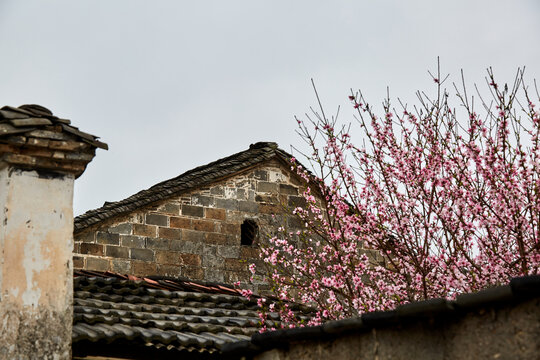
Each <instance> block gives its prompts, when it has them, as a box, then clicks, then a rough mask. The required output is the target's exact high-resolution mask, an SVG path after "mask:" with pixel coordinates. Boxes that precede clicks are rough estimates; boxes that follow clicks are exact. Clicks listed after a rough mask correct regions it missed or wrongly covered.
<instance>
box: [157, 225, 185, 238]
mask: <svg viewBox="0 0 540 360" xmlns="http://www.w3.org/2000/svg"><path fill="white" fill-rule="evenodd" d="M158 236H159V237H160V238H163V239H170V240H180V239H181V238H182V230H181V229H171V228H167V227H160V228H159V231H158Z"/></svg>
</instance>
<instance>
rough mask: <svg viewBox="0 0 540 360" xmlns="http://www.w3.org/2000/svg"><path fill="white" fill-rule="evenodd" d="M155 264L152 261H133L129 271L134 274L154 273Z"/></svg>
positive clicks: (155, 270) (155, 269)
mask: <svg viewBox="0 0 540 360" xmlns="http://www.w3.org/2000/svg"><path fill="white" fill-rule="evenodd" d="M156 272H157V265H156V264H155V263H152V262H144V261H133V262H131V273H132V274H133V275H136V276H149V275H156Z"/></svg>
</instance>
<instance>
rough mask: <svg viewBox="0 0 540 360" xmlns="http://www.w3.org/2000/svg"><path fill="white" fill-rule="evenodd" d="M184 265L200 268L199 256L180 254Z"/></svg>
mask: <svg viewBox="0 0 540 360" xmlns="http://www.w3.org/2000/svg"><path fill="white" fill-rule="evenodd" d="M180 256H181V257H182V262H183V264H184V265H191V266H201V256H200V255H197V254H181V255H180Z"/></svg>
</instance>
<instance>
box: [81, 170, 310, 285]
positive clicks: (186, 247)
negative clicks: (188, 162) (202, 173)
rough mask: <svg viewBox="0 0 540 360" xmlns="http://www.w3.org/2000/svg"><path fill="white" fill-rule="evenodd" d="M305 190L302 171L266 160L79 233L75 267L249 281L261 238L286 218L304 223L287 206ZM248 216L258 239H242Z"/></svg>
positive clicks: (294, 226) (299, 201)
mask: <svg viewBox="0 0 540 360" xmlns="http://www.w3.org/2000/svg"><path fill="white" fill-rule="evenodd" d="M302 191H303V189H302V188H301V183H300V181H299V180H298V179H297V178H296V175H294V174H292V173H291V172H290V171H289V170H288V169H287V168H286V167H285V166H283V165H281V164H280V163H278V162H277V161H271V162H267V163H265V164H262V165H260V166H258V167H255V168H253V169H251V170H249V171H246V172H244V173H240V174H237V175H236V176H234V177H232V178H229V179H226V180H223V181H221V182H218V183H214V184H212V185H210V186H207V187H204V188H200V189H197V190H194V191H191V192H189V193H186V194H183V195H182V196H177V197H174V198H171V199H169V200H167V201H165V202H162V203H159V204H156V205H154V206H153V207H151V208H146V209H141V210H139V211H136V212H134V213H131V214H129V215H128V216H124V217H122V218H117V219H113V220H112V221H108V222H107V223H104V224H101V225H100V227H98V228H92V229H86V230H84V231H82V232H80V233H77V234H75V256H74V267H75V268H82V269H88V270H99V271H106V270H108V271H114V272H118V273H130V274H133V275H138V276H149V275H163V276H171V277H179V276H183V277H187V278H190V279H194V280H205V281H217V282H224V283H234V282H236V281H242V282H245V281H247V280H248V279H249V276H250V275H249V272H248V266H249V264H251V263H260V260H259V259H258V250H257V246H256V245H257V243H258V242H260V241H265V239H267V238H268V235H269V234H272V233H273V232H275V231H276V229H277V228H278V227H279V226H280V225H281V224H282V223H283V222H286V223H288V226H289V227H290V228H291V229H297V228H298V226H299V224H298V221H297V220H296V218H294V217H287V216H286V215H285V214H284V213H283V210H284V206H290V207H295V206H297V205H301V204H302V203H303V198H302V196H301V194H302ZM272 214H277V215H276V216H273V215H272ZM246 219H251V220H253V221H255V222H256V224H257V225H258V235H257V236H256V238H255V244H254V245H253V246H246V245H241V225H242V223H243V222H244V221H245V220H246ZM260 285H261V286H263V284H262V283H260ZM261 286H259V287H257V286H255V290H258V289H259V290H262V289H263V288H262V287H261Z"/></svg>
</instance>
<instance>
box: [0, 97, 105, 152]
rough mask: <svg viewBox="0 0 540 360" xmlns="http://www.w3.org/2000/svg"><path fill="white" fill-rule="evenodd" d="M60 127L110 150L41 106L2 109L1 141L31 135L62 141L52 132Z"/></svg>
mask: <svg viewBox="0 0 540 360" xmlns="http://www.w3.org/2000/svg"><path fill="white" fill-rule="evenodd" d="M54 126H59V127H60V128H61V129H62V130H63V131H65V132H67V133H69V134H72V135H75V136H76V137H77V138H79V139H80V140H81V141H83V142H85V143H88V144H90V145H93V146H95V147H98V148H101V149H106V150H107V149H108V146H107V144H105V143H103V142H101V141H98V140H97V139H99V138H98V137H97V136H94V135H90V134H87V133H85V132H82V131H80V130H79V129H78V128H76V127H75V126H73V125H71V121H69V120H67V119H61V118H59V117H57V116H54V115H53V113H52V112H51V111H50V110H49V109H47V108H45V107H43V106H40V105H21V106H19V107H18V108H17V107H12V106H4V107H3V108H1V109H0V139H2V138H4V137H8V136H12V135H26V134H30V135H31V136H35V137H37V138H44V139H47V138H48V139H53V140H61V139H58V138H57V137H58V136H60V134H58V133H55V132H54V131H51V132H45V131H44V130H51V128H52V127H54Z"/></svg>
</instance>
